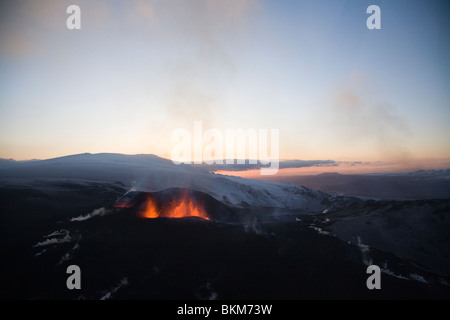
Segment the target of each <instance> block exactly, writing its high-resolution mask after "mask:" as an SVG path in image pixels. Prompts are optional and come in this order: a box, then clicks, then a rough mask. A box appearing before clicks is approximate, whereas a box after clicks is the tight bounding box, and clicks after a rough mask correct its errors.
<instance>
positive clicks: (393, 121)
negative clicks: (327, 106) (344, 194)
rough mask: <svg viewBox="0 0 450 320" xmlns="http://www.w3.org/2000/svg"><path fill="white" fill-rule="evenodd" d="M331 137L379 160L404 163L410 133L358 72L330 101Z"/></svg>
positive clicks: (399, 117)
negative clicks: (386, 159) (332, 135)
mask: <svg viewBox="0 0 450 320" xmlns="http://www.w3.org/2000/svg"><path fill="white" fill-rule="evenodd" d="M331 104H332V107H331V110H330V111H331V112H330V115H331V117H332V118H330V122H331V124H332V125H331V127H332V128H333V129H334V130H333V133H334V134H335V136H336V137H337V138H338V139H339V140H340V142H341V143H342V144H344V149H345V147H347V146H348V147H350V148H355V147H356V148H359V149H364V150H372V152H376V154H377V156H378V157H384V158H391V159H399V160H406V159H407V158H409V157H410V151H409V149H408V146H407V142H408V141H407V139H408V138H409V137H410V136H411V130H410V128H409V126H408V124H407V122H406V121H405V119H404V117H402V115H401V114H399V112H398V110H397V108H396V107H395V106H394V105H393V104H392V103H391V102H390V101H387V100H385V99H383V92H382V90H381V89H380V88H378V86H377V85H376V84H374V83H373V82H372V81H371V79H368V77H367V76H366V75H365V74H363V73H360V72H354V73H352V74H351V76H350V79H349V81H347V82H346V83H344V84H343V85H342V86H341V87H340V88H339V89H338V90H337V91H336V92H335V94H334V96H333V98H332V100H331Z"/></svg>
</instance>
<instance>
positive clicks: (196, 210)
mask: <svg viewBox="0 0 450 320" xmlns="http://www.w3.org/2000/svg"><path fill="white" fill-rule="evenodd" d="M139 216H140V217H141V218H159V217H167V218H184V217H199V218H203V219H206V220H209V217H208V214H207V213H206V211H205V209H204V208H203V206H202V205H200V204H198V203H197V202H196V201H194V200H193V199H192V198H190V197H188V195H187V194H186V193H185V194H183V196H182V197H180V198H177V199H174V200H172V201H170V202H166V203H163V204H162V205H160V206H158V204H157V203H156V201H154V200H153V199H152V198H150V197H149V198H148V199H147V202H146V204H145V206H144V209H143V210H141V211H140V212H139Z"/></svg>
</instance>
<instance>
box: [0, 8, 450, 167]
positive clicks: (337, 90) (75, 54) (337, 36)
mask: <svg viewBox="0 0 450 320" xmlns="http://www.w3.org/2000/svg"><path fill="white" fill-rule="evenodd" d="M71 4H75V5H78V6H79V7H80V9H81V29H80V30H69V29H68V28H67V27H66V20H67V18H68V17H69V16H70V14H67V13H66V9H67V7H68V6H69V5H71ZM372 4H375V5H378V6H379V7H380V9H381V29H379V30H369V29H368V28H367V27H366V20H367V18H368V17H369V16H370V14H367V13H366V9H367V7H368V6H369V5H372ZM449 9H450V2H448V1H433V0H432V1H425V0H422V1H413V0H408V1H401V0H395V1H393V0H390V1H375V0H371V1H365V0H354V1H342V0H320V1H313V0H307V1H303V0H298V1H294V0H293V1H282V0H281V1H280V0H277V1H267V0H227V1H220V0H190V1H185V0H154V1H144V0H128V1H114V0H96V1H87V0H86V1H82V0H70V1H65V0H58V1H51V0H39V1H35V0H28V1H22V0H16V1H1V2H0V158H13V159H16V160H25V159H46V158H52V157H58V156H64V155H69V154H76V153H83V152H90V153H99V152H117V153H126V154H141V153H151V154H156V155H159V156H161V157H165V158H170V156H171V150H172V148H173V146H174V142H173V141H172V140H171V135H172V133H173V132H174V131H175V130H176V129H178V128H184V129H185V130H188V131H189V132H193V128H194V121H202V123H203V128H204V129H207V128H215V129H217V130H219V131H222V132H225V130H227V129H238V128H239V129H267V130H271V129H278V130H279V155H280V158H281V159H303V160H320V159H322V160H326V159H332V160H334V161H369V162H370V161H373V162H375V161H385V162H390V163H392V162H395V163H400V164H401V163H408V165H410V164H411V163H415V162H417V163H422V164H423V163H426V161H428V160H429V161H434V163H436V161H437V162H439V161H441V162H440V163H444V165H445V163H446V164H448V166H450V161H449V159H450V127H449V123H450V59H449V58H448V57H449V56H450V18H448V13H449V12H450V10H449ZM446 161H447V162H446Z"/></svg>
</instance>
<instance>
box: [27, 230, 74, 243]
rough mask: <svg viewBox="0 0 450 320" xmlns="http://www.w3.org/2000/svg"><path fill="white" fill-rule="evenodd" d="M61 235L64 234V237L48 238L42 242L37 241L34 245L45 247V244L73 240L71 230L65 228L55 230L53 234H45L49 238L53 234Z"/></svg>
mask: <svg viewBox="0 0 450 320" xmlns="http://www.w3.org/2000/svg"><path fill="white" fill-rule="evenodd" d="M55 235H57V236H61V235H64V237H62V238H51V239H47V240H44V241H42V242H38V243H36V244H35V245H34V246H33V247H44V246H49V245H52V244H58V243H64V242H70V241H72V237H71V236H70V233H69V231H67V230H65V229H61V230H59V231H55V232H53V233H51V234H49V235H48V236H45V237H46V238H49V237H51V236H55Z"/></svg>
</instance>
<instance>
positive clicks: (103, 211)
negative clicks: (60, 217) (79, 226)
mask: <svg viewBox="0 0 450 320" xmlns="http://www.w3.org/2000/svg"><path fill="white" fill-rule="evenodd" d="M109 212H110V210H108V209H106V208H105V207H101V208H98V209H95V210H94V211H92V212H91V213H88V214H87V215H84V216H83V215H81V216H78V217H75V218H71V219H70V221H71V222H72V221H84V220H87V219H90V218H93V217H95V216H104V215H106V214H108V213H109Z"/></svg>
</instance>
